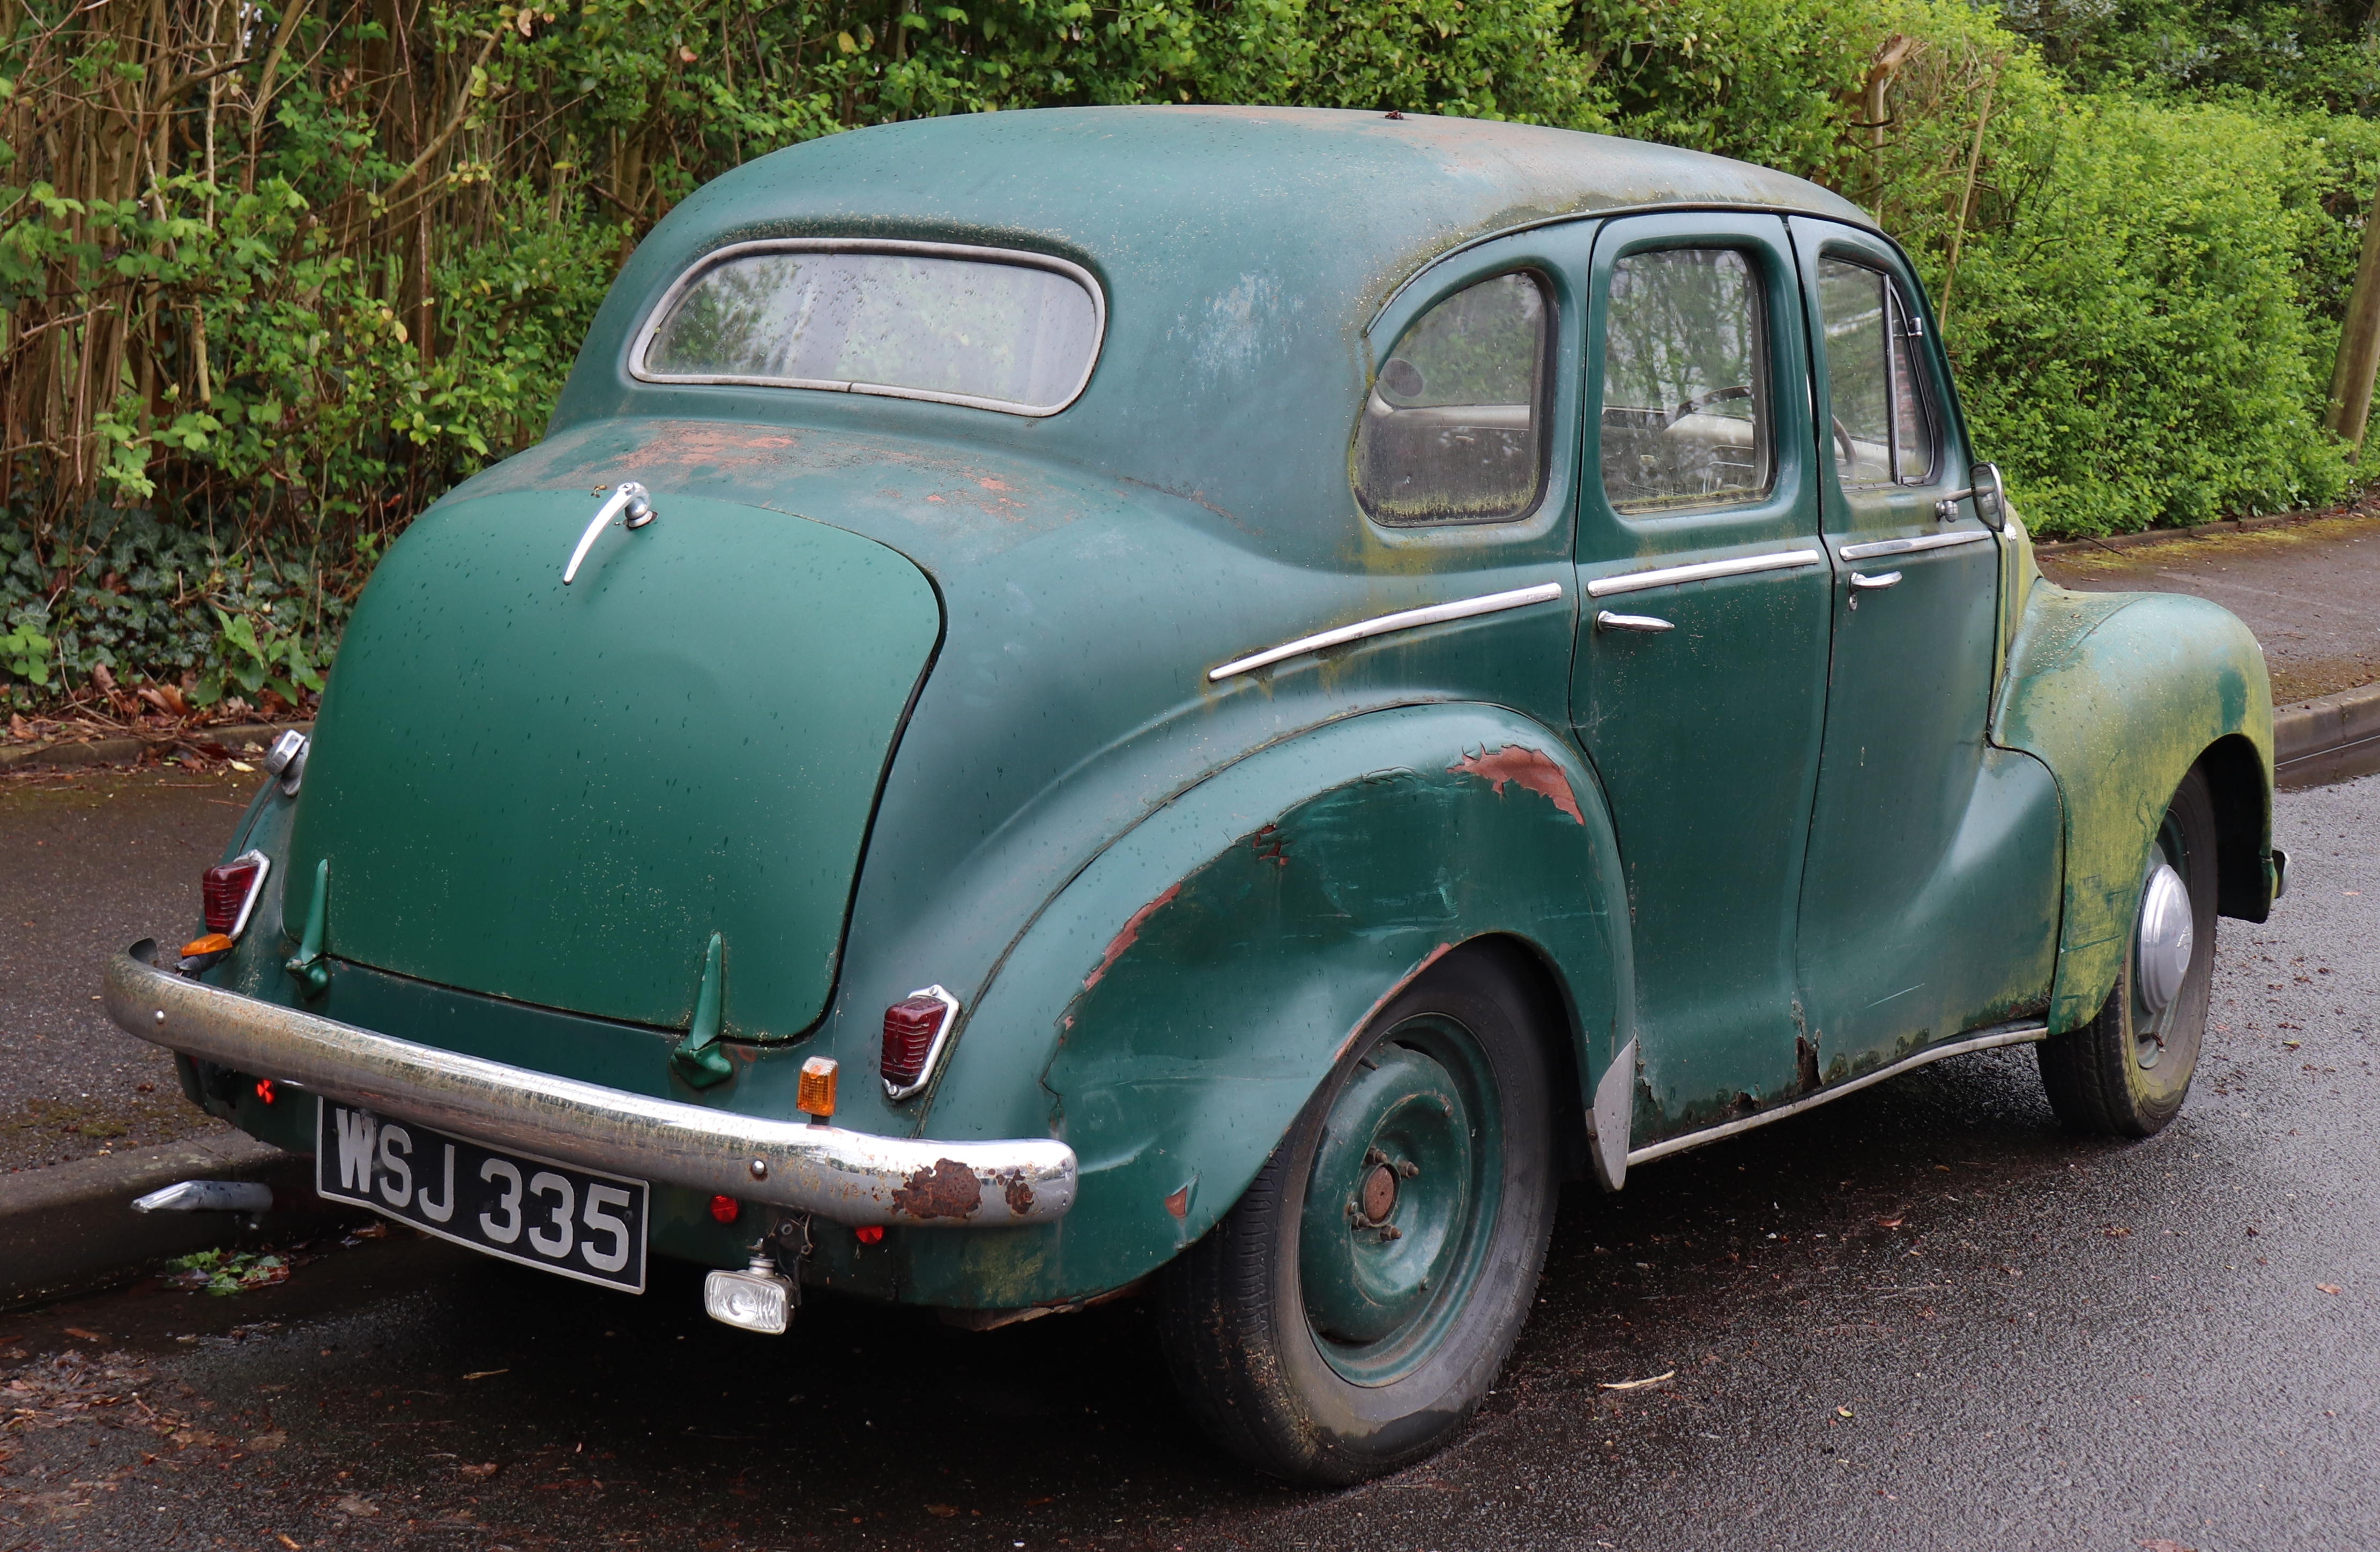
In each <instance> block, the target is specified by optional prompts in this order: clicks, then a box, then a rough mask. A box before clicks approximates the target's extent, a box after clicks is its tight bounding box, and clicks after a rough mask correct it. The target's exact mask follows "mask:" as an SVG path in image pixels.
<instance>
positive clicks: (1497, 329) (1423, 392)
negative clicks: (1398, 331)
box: [1354, 271, 1553, 525]
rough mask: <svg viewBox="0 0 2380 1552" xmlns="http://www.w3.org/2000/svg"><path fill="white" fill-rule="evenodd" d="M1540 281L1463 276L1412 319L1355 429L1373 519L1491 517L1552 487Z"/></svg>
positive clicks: (1359, 488) (1519, 512) (1512, 511)
mask: <svg viewBox="0 0 2380 1552" xmlns="http://www.w3.org/2000/svg"><path fill="white" fill-rule="evenodd" d="M1552 312H1553V309H1552V308H1551V307H1550V306H1549V305H1548V301H1547V297H1546V288H1545V285H1544V283H1543V282H1541V281H1539V280H1538V279H1537V278H1536V276H1535V275H1533V274H1530V273H1526V272H1525V271H1524V272H1520V273H1512V274H1502V275H1497V276H1495V277H1494V278H1492V279H1489V280H1483V281H1481V282H1479V283H1478V284H1477V285H1470V286H1466V287H1465V288H1464V289H1463V290H1461V291H1458V292H1456V293H1455V294H1454V295H1453V296H1451V297H1447V298H1446V299H1445V300H1444V301H1442V302H1439V304H1438V305H1437V306H1435V307H1433V308H1431V309H1429V310H1428V311H1427V312H1425V313H1423V314H1422V315H1421V317H1419V318H1418V319H1415V321H1414V324H1413V326H1412V327H1411V328H1409V329H1407V330H1406V331H1405V332H1404V334H1403V337H1402V338H1401V339H1399V340H1398V341H1397V345H1396V348H1395V349H1394V350H1392V351H1390V354H1389V358H1388V359H1387V360H1386V361H1384V362H1383V363H1381V366H1380V370H1379V375H1378V378H1377V379H1376V380H1375V382H1373V385H1372V391H1371V392H1370V393H1369V394H1366V396H1365V400H1364V415H1363V419H1362V421H1361V423H1360V424H1359V425H1358V426H1357V427H1356V430H1355V455H1354V480H1355V497H1356V500H1357V501H1359V502H1360V503H1363V507H1364V510H1365V511H1366V512H1367V513H1369V514H1370V515H1371V516H1372V519H1373V520H1374V521H1375V522H1379V523H1387V524H1392V525H1403V524H1425V523H1495V522H1503V521H1506V520H1509V519H1512V518H1515V517H1524V516H1526V515H1528V514H1529V513H1530V512H1531V511H1533V510H1535V508H1536V504H1537V502H1538V500H1539V499H1540V498H1541V497H1542V496H1543V495H1544V494H1545V487H1546V467H1545V466H1546V460H1545V426H1544V423H1543V420H1544V414H1545V406H1546V402H1547V400H1548V392H1547V384H1546V355H1547V340H1548V329H1549V327H1550V323H1551V315H1552Z"/></svg>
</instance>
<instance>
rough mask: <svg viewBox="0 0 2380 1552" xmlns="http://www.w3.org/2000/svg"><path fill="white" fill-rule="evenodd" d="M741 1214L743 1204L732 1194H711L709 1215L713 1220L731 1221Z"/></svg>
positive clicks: (742, 1212) (720, 1221)
mask: <svg viewBox="0 0 2380 1552" xmlns="http://www.w3.org/2000/svg"><path fill="white" fill-rule="evenodd" d="M743 1214H744V1204H743V1203H741V1202H739V1201H737V1200H736V1199H735V1197H733V1196H713V1197H712V1198H711V1199H710V1216H711V1219H712V1220H713V1221H715V1222H719V1223H733V1222H735V1220H736V1219H738V1218H740V1217H742V1216H743Z"/></svg>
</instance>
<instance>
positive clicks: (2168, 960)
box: [2035, 770, 2216, 1137]
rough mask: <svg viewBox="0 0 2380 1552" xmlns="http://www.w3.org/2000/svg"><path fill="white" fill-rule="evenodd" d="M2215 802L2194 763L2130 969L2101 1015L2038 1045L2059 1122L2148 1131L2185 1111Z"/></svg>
mask: <svg viewBox="0 0 2380 1552" xmlns="http://www.w3.org/2000/svg"><path fill="white" fill-rule="evenodd" d="M2215 883H2216V878H2215V804H2214V800H2213V797H2212V795H2211V794H2209V792H2208V790H2207V785H2206V778H2205V776H2204V773H2202V772H2200V771H2198V770H2192V771H2191V773H2190V774H2189V775H2188V776H2186V777H2184V778H2182V782H2181V787H2180V790H2179V791H2177V792H2176V793H2175V794H2173V802H2172V804H2171V805H2170V806H2168V808H2167V809H2166V816H2165V822H2164V824H2162V825H2161V826H2159V827H2158V830H2157V838H2156V844H2155V846H2154V847H2152V848H2151V849H2150V853H2149V861H2148V867H2147V870H2146V872H2145V873H2144V874H2143V879H2142V887H2141V903H2140V905H2139V908H2138V909H2137V910H2136V911H2135V912H2134V914H2133V917H2132V937H2131V948H2130V950H2129V952H2126V954H2125V955H2124V967H2123V970H2122V972H2121V973H2120V974H2119V976H2117V977H2116V985H2115V988H2114V989H2113V990H2112V991H2110V992H2108V994H2107V1004H2106V1006H2104V1007H2102V1008H2101V1009H2100V1010H2099V1015H2098V1017H2096V1018H2095V1019H2093V1020H2092V1021H2091V1022H2090V1023H2089V1024H2087V1025H2083V1027H2081V1028H2080V1029H2074V1030H2070V1031H2068V1032H2067V1033H2065V1034H2063V1035H2056V1036H2052V1037H2050V1038H2048V1039H2046V1040H2044V1041H2043V1042H2042V1043H2041V1044H2040V1045H2039V1046H2038V1047H2036V1048H2035V1049H2036V1050H2037V1051H2038V1052H2039V1056H2040V1062H2041V1081H2042V1085H2043V1086H2044V1087H2045V1088H2046V1089H2047V1090H2048V1091H2049V1105H2050V1108H2051V1109H2054V1110H2056V1111H2057V1112H2058V1119H2059V1120H2060V1121H2063V1122H2066V1124H2067V1125H2069V1126H2070V1127H2072V1128H2074V1129H2075V1130H2076V1131H2079V1132H2094V1133H2100V1134H2107V1135H2112V1136H2119V1137H2147V1136H2152V1135H2154V1134H2156V1133H2157V1132H2159V1131H2162V1130H2163V1129H2164V1128H2165V1125H2166V1123H2167V1122H2170V1121H2171V1120H2173V1118H2174V1117H2175V1116H2177V1115H2179V1114H2180V1113H2181V1102H2182V1100H2183V1098H2184V1097H2187V1095H2188V1094H2189V1092H2190V1080H2191V1078H2192V1075H2193V1074H2194V1073H2196V1072H2197V1071H2198V1052H2199V1048H2200V1046H2201V1044H2202V1043H2203V1042H2204V1039H2205V1036H2206V1000H2207V989H2208V986H2209V984H2210V983H2211V981H2212V980H2213V978H2214V972H2215Z"/></svg>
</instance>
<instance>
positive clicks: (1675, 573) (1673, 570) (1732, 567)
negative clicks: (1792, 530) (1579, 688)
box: [1586, 550, 1827, 598]
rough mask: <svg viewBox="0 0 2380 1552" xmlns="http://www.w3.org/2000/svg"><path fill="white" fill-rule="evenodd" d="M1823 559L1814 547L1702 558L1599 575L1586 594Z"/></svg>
mask: <svg viewBox="0 0 2380 1552" xmlns="http://www.w3.org/2000/svg"><path fill="white" fill-rule="evenodd" d="M1826 559H1827V557H1826V556H1825V555H1824V554H1822V553H1821V552H1818V551H1815V550H1778V551H1774V552H1770V553H1768V554H1766V555H1746V556H1744V557H1743V559H1742V560H1738V561H1702V562H1698V563H1696V564H1694V565H1682V566H1662V567H1661V568H1660V569H1658V570H1657V571H1629V572H1622V573H1621V575H1619V576H1599V577H1597V578H1596V579H1595V580H1594V581H1592V582H1589V583H1588V584H1587V585H1586V596H1587V597H1589V598H1609V597H1610V596H1611V595H1612V594H1614V593H1636V592H1642V591H1644V590H1645V588H1671V587H1675V586H1677V585H1678V584H1679V583H1681V582H1707V581H1709V580H1710V579H1711V578H1712V577H1714V576H1743V575H1744V574H1745V573H1747V572H1755V571H1791V570H1792V569H1794V568H1795V567H1796V566H1813V565H1823V564H1826Z"/></svg>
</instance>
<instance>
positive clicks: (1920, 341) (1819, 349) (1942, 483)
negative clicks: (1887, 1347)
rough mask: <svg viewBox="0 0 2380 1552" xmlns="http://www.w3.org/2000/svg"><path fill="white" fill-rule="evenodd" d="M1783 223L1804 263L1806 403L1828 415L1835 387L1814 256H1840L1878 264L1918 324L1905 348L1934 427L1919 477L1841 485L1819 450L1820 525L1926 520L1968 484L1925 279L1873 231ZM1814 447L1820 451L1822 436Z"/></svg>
mask: <svg viewBox="0 0 2380 1552" xmlns="http://www.w3.org/2000/svg"><path fill="white" fill-rule="evenodd" d="M1786 224H1787V225H1789V226H1791V228H1793V239H1794V240H1793V250H1794V255H1795V260H1796V262H1797V263H1802V264H1803V268H1804V270H1805V273H1804V274H1803V277H1802V291H1803V309H1804V313H1805V318H1806V322H1807V326H1808V330H1809V339H1810V403H1811V407H1812V412H1813V418H1814V419H1815V414H1816V411H1817V407H1818V406H1822V405H1823V406H1828V416H1829V417H1831V416H1832V413H1833V411H1832V407H1831V406H1833V404H1834V388H1833V384H1832V382H1830V380H1829V379H1828V372H1827V350H1826V326H1827V325H1826V310H1825V308H1824V307H1823V306H1822V304H1821V301H1820V298H1819V295H1818V261H1819V260H1821V259H1840V260H1843V261H1846V262H1850V263H1855V264H1859V265H1862V266H1864V267H1865V268H1867V269H1871V270H1876V271H1878V272H1880V273H1882V274H1883V275H1884V277H1885V281H1886V284H1888V285H1891V286H1892V287H1893V288H1894V289H1895V290H1896V291H1897V292H1898V293H1899V296H1900V305H1901V307H1902V308H1903V309H1905V310H1906V311H1907V312H1908V314H1909V316H1910V317H1911V318H1913V319H1914V320H1916V321H1918V324H1919V326H1920V328H1921V329H1922V330H1923V331H1924V332H1923V333H1919V334H1917V335H1915V336H1913V338H1912V339H1911V340H1910V342H1909V343H1910V345H1911V346H1913V348H1912V349H1911V350H1910V352H1909V356H1910V365H1911V367H1912V368H1913V369H1914V370H1915V371H1916V373H1917V388H1918V398H1919V401H1920V403H1921V405H1922V406H1923V407H1924V409H1925V414H1926V417H1927V418H1928V420H1929V421H1930V423H1931V426H1932V430H1933V436H1934V449H1935V458H1934V471H1933V473H1932V474H1931V475H1929V476H1927V477H1926V478H1925V479H1924V480H1922V481H1911V480H1907V479H1901V478H1900V475H1899V471H1898V470H1897V469H1896V470H1895V473H1894V478H1893V479H1889V480H1873V481H1869V482H1866V483H1863V484H1858V485H1852V486H1848V487H1847V486H1845V485H1844V484H1843V482H1842V480H1841V479H1840V476H1839V474H1838V472H1837V470H1836V468H1835V462H1834V459H1833V457H1832V456H1827V457H1824V458H1822V459H1821V460H1820V462H1821V463H1822V464H1823V465H1824V467H1825V475H1824V477H1823V478H1822V479H1819V481H1818V491H1819V499H1820V502H1821V503H1822V506H1823V508H1824V513H1823V519H1822V527H1824V529H1825V531H1827V532H1828V533H1856V532H1864V531H1865V530H1868V529H1871V528H1876V529H1883V528H1898V527H1909V526H1911V525H1912V524H1919V523H1931V522H1933V521H1934V503H1935V501H1936V499H1937V497H1939V496H1940V495H1942V494H1943V493H1945V492H1947V491H1954V490H1960V489H1962V488H1964V487H1965V485H1966V484H1967V469H1968V467H1969V461H1970V458H1969V453H1968V447H1967V430H1966V423H1965V421H1964V419H1963V418H1961V415H1960V413H1959V396H1958V394H1956V393H1955V392H1953V391H1952V384H1951V377H1950V363H1949V358H1948V357H1946V356H1945V355H1944V354H1943V351H1942V331H1941V329H1940V327H1939V326H1938V324H1937V321H1936V319H1935V317H1934V309H1933V306H1932V304H1931V303H1930V302H1929V301H1928V300H1927V298H1926V296H1925V287H1924V286H1923V285H1920V284H1919V283H1918V280H1917V273H1916V270H1915V268H1914V267H1913V266H1912V265H1911V264H1910V262H1909V258H1908V255H1907V254H1905V253H1903V252H1902V251H1901V250H1900V245H1899V244H1897V243H1895V242H1893V241H1892V239H1891V238H1889V237H1887V236H1883V235H1881V234H1880V233H1876V232H1870V231H1866V230H1864V229H1862V228H1860V227H1857V226H1852V225H1847V224H1843V223H1841V222H1838V221H1828V220H1826V219H1825V218H1823V217H1819V216H1806V215H1796V216H1791V217H1789V218H1788V219H1787V223H1786ZM1813 429H1814V430H1821V429H1822V428H1819V427H1815V426H1814V428H1813ZM1819 450H1820V451H1821V452H1825V451H1826V448H1825V447H1824V445H1823V443H1821V445H1820V448H1819ZM1944 526H1945V527H1948V525H1944Z"/></svg>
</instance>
